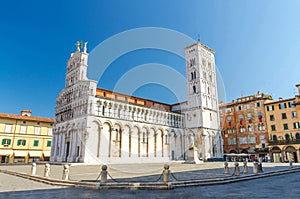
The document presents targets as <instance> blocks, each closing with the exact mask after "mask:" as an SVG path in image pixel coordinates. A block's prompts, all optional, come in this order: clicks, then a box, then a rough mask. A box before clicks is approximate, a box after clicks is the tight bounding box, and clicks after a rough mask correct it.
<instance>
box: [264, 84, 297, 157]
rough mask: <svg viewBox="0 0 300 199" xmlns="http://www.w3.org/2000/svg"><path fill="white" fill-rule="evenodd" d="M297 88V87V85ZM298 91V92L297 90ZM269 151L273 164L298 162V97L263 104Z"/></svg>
mask: <svg viewBox="0 0 300 199" xmlns="http://www.w3.org/2000/svg"><path fill="white" fill-rule="evenodd" d="M297 87H299V85H297ZM299 91H300V90H299ZM265 112H266V118H267V128H268V132H269V146H268V147H269V151H270V156H271V157H272V158H273V161H274V162H287V161H289V160H292V161H294V162H299V161H300V153H299V150H300V117H299V116H300V110H299V95H298V96H296V97H295V98H289V99H279V100H278V101H273V102H270V103H266V104H265Z"/></svg>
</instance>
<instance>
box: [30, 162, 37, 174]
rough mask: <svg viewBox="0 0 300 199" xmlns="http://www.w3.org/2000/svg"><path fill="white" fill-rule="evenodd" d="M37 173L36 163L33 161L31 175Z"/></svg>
mask: <svg viewBox="0 0 300 199" xmlns="http://www.w3.org/2000/svg"><path fill="white" fill-rule="evenodd" d="M35 174H36V163H35V162H34V163H32V166H31V175H35Z"/></svg>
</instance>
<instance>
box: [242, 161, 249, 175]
mask: <svg viewBox="0 0 300 199" xmlns="http://www.w3.org/2000/svg"><path fill="white" fill-rule="evenodd" d="M243 164H244V170H243V173H244V174H245V173H248V166H247V162H246V161H244V162H243Z"/></svg>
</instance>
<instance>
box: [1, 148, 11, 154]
mask: <svg viewBox="0 0 300 199" xmlns="http://www.w3.org/2000/svg"><path fill="white" fill-rule="evenodd" d="M12 154H13V150H10V149H6V150H5V149H3V150H0V155H12Z"/></svg>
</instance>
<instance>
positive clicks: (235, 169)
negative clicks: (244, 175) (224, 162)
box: [234, 162, 241, 176]
mask: <svg viewBox="0 0 300 199" xmlns="http://www.w3.org/2000/svg"><path fill="white" fill-rule="evenodd" d="M234 175H235V176H240V175H241V174H240V167H239V163H238V162H235V163H234Z"/></svg>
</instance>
